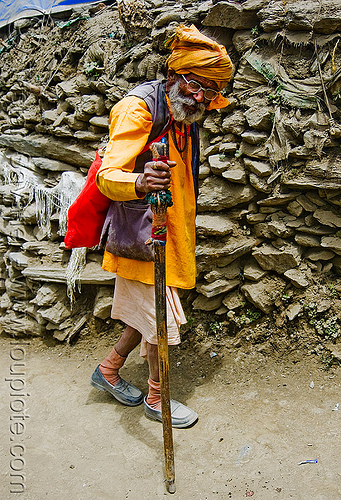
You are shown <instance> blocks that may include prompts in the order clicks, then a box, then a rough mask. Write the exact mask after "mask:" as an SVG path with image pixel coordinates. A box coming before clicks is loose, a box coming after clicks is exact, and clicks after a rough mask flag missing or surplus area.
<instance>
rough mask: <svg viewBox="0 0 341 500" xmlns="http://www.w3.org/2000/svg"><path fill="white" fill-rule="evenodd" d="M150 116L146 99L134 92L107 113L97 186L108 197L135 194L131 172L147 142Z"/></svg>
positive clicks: (129, 197)
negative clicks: (103, 147) (105, 143)
mask: <svg viewBox="0 0 341 500" xmlns="http://www.w3.org/2000/svg"><path fill="white" fill-rule="evenodd" d="M152 125H153V123H152V116H151V114H150V112H149V110H148V107H147V105H146V103H145V102H144V101H143V100H142V99H140V98H138V97H135V96H128V97H125V98H124V99H122V100H121V101H120V102H118V103H117V104H116V105H115V106H114V107H113V108H112V110H111V113H110V131H109V138H110V139H109V143H108V146H107V148H106V152H105V155H104V158H103V163H102V166H101V168H100V169H99V171H98V174H97V179H96V182H97V186H98V189H99V190H100V191H101V192H102V193H103V194H104V195H105V196H107V197H108V198H110V199H111V200H116V201H127V200H134V199H137V198H139V196H138V195H137V194H136V191H135V182H136V179H137V177H138V176H139V174H136V173H133V170H134V168H135V160H136V157H137V156H138V155H139V154H140V153H141V152H142V150H143V148H144V147H145V145H146V144H147V140H148V136H149V134H150V131H151V129H152Z"/></svg>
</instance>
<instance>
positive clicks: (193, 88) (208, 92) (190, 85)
mask: <svg viewBox="0 0 341 500" xmlns="http://www.w3.org/2000/svg"><path fill="white" fill-rule="evenodd" d="M181 76H182V78H183V79H184V80H185V82H186V84H187V89H188V90H189V91H190V92H192V94H197V93H198V92H200V90H202V91H203V94H204V98H205V99H207V100H208V101H213V100H214V99H215V98H216V97H217V95H218V94H219V92H218V91H217V90H213V89H206V88H205V87H202V86H201V85H200V83H199V82H196V81H195V80H189V81H188V80H187V78H186V77H185V75H181Z"/></svg>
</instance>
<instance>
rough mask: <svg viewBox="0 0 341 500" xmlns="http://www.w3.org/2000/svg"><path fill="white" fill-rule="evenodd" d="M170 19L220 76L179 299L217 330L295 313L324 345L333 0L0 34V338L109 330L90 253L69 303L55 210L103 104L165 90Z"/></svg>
mask: <svg viewBox="0 0 341 500" xmlns="http://www.w3.org/2000/svg"><path fill="white" fill-rule="evenodd" d="M181 22H183V23H195V24H196V26H197V27H199V29H205V30H206V32H207V34H208V35H212V36H215V37H217V38H218V39H219V40H220V41H221V42H222V43H224V44H225V45H226V48H227V50H228V52H229V54H230V55H231V58H232V60H233V63H234V66H235V71H234V76H233V81H232V83H231V84H230V85H229V86H228V88H227V89H226V95H227V97H228V99H229V100H230V105H229V106H228V107H227V108H225V109H223V110H220V111H213V112H210V113H208V114H207V115H206V117H205V119H204V120H203V123H202V127H201V144H202V147H201V167H200V179H201V187H200V195H199V199H198V216H197V234H198V242H197V243H198V244H197V263H198V280H197V287H196V292H195V293H192V294H189V295H188V297H187V300H188V301H190V304H191V307H192V308H193V311H197V312H198V313H199V314H202V312H203V311H205V314H206V313H209V314H212V318H216V319H218V320H219V321H220V322H221V321H224V322H225V323H226V324H230V325H233V326H236V325H237V326H238V325H245V323H250V322H251V321H252V320H255V319H257V318H258V317H259V316H260V315H263V314H264V315H271V314H275V313H278V311H281V313H282V317H283V318H285V320H286V321H294V320H295V319H296V318H299V317H300V315H302V314H304V313H305V308H306V305H307V304H309V307H310V308H313V307H315V309H316V311H315V313H316V314H324V316H325V317H329V318H330V321H331V322H332V323H333V325H332V326H333V328H334V329H332V333H331V334H330V335H329V337H330V338H334V339H335V338H337V337H338V336H339V335H340V327H339V321H340V310H341V309H340V307H339V306H340V305H341V304H340V301H339V300H338V293H339V292H340V291H341V286H340V281H339V279H338V278H337V276H338V275H340V274H341V213H340V205H341V158H340V145H341V125H340V121H341V117H340V111H339V106H340V103H341V44H340V43H339V40H340V30H341V6H340V2H338V0H328V1H327V0H322V1H317V0H316V1H315V0H313V1H297V0H296V1H290V0H288V1H287V2H282V1H275V0H272V1H270V2H268V1H265V0H246V1H245V2H242V1H240V2H231V1H214V0H213V2H211V1H205V2H196V1H192V2H189V1H186V0H184V1H182V2H172V1H166V2H161V1H159V0H153V1H152V0H150V1H144V0H120V1H118V2H117V4H116V3H111V2H109V3H107V5H105V4H100V5H98V6H96V7H93V8H91V9H90V10H85V9H80V10H72V11H71V12H69V13H68V15H67V16H65V15H64V17H63V18H61V19H60V20H57V19H51V18H50V17H44V18H35V19H29V20H20V21H18V22H16V23H14V25H13V26H11V27H9V28H6V30H3V32H2V38H3V42H2V45H1V48H0V68H1V69H0V176H1V181H2V182H1V184H2V185H1V187H0V210H1V221H0V238H1V240H0V241H1V249H0V252H1V254H0V255H1V261H0V272H1V275H0V287H1V292H2V298H1V302H0V325H1V327H2V329H3V330H4V331H5V332H6V333H8V334H11V335H23V334H27V335H42V334H46V332H47V333H48V334H51V335H53V336H54V337H55V338H57V339H59V340H65V339H71V338H72V337H73V336H74V335H75V334H76V333H77V332H78V331H79V330H80V329H81V328H83V327H84V325H85V323H86V321H87V320H88V319H89V318H91V316H93V315H94V316H96V317H99V318H101V319H106V318H108V317H109V315H110V303H111V296H112V291H113V285H114V279H113V276H112V275H111V274H110V273H106V272H104V271H102V270H101V268H100V261H101V252H100V251H98V250H91V251H88V253H87V257H86V260H87V263H86V266H85V269H84V271H83V272H82V274H81V277H80V284H81V286H82V294H79V293H78V292H76V300H75V303H74V305H73V307H71V305H70V301H69V298H68V296H67V288H66V282H67V278H68V276H67V273H68V271H67V269H68V268H67V265H68V262H69V259H70V252H68V251H66V250H65V248H64V245H63V234H65V227H66V226H65V224H66V213H67V207H68V205H69V204H70V203H71V201H72V200H73V199H74V198H75V196H76V195H77V193H78V192H79V190H80V189H81V186H82V184H83V182H84V178H85V175H86V172H87V170H88V168H89V166H90V163H91V161H92V159H93V158H94V156H95V151H96V149H97V148H98V147H101V146H103V145H104V144H105V143H106V142H107V140H108V117H109V112H110V109H111V107H112V106H113V104H115V102H117V101H118V100H119V99H120V98H121V97H123V96H124V95H125V93H126V92H127V91H128V90H129V89H131V88H133V87H134V86H135V85H136V84H137V83H138V82H140V81H144V80H146V79H155V78H164V77H165V74H166V73H165V67H164V62H165V59H166V57H167V52H166V51H165V49H164V46H163V44H164V41H165V40H166V39H167V37H168V36H169V35H170V34H171V33H172V32H173V30H174V27H175V26H176V25H177V24H178V23H181ZM78 257H79V258H81V256H78ZM83 257H84V255H83ZM326 279H327V281H326ZM328 280H329V281H328ZM320 282H323V283H326V282H327V283H330V285H329V288H328V286H325V285H324V287H323V288H321V289H320V291H319V293H320V294H321V295H320V298H321V300H322V299H327V298H328V300H327V302H326V301H325V306H324V308H323V307H322V309H321V303H322V302H323V300H322V302H321V301H320V300H318V301H317V302H319V303H318V304H315V305H314V306H312V305H311V304H313V302H312V300H311V298H309V292H310V291H311V290H313V289H315V290H316V289H317V288H319V283H320ZM331 292H333V293H334V295H333V293H331ZM331 296H332V298H333V300H329V299H330V297H331ZM320 302H321V303H320ZM318 307H319V308H320V309H319V310H317V309H318ZM243 311H244V312H245V314H244V313H243V314H242V312H243ZM193 314H195V312H194V313H193ZM317 317H318V316H317ZM241 318H243V320H241ZM316 329H317V327H316ZM322 334H326V328H325V329H324V330H323V331H322Z"/></svg>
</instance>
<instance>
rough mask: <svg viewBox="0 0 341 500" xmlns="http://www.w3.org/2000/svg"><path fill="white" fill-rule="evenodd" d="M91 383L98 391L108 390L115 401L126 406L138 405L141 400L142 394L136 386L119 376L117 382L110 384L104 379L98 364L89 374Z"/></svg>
mask: <svg viewBox="0 0 341 500" xmlns="http://www.w3.org/2000/svg"><path fill="white" fill-rule="evenodd" d="M90 383H91V385H92V386H93V387H96V389H99V390H100V391H107V392H110V394H111V395H112V396H114V398H115V399H117V401H119V402H120V403H122V404H124V405H127V406H138V405H140V404H141V403H142V401H143V394H142V392H141V391H140V389H138V388H137V387H134V386H133V385H131V384H129V383H128V382H126V381H125V380H123V378H121V379H120V380H119V381H118V382H117V384H115V385H112V384H110V382H108V381H107V380H105V378H104V377H103V374H102V372H101V370H100V369H99V365H98V366H97V368H96V370H95V371H94V373H93V374H92V376H91V381H90Z"/></svg>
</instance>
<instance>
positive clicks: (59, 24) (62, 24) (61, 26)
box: [57, 16, 90, 29]
mask: <svg viewBox="0 0 341 500" xmlns="http://www.w3.org/2000/svg"><path fill="white" fill-rule="evenodd" d="M83 19H85V20H86V21H87V20H88V19H90V16H78V17H75V19H70V20H69V21H65V22H64V23H63V22H58V23H57V26H58V28H60V29H64V28H68V27H69V26H71V25H72V24H74V23H76V22H77V21H82V20H83Z"/></svg>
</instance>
